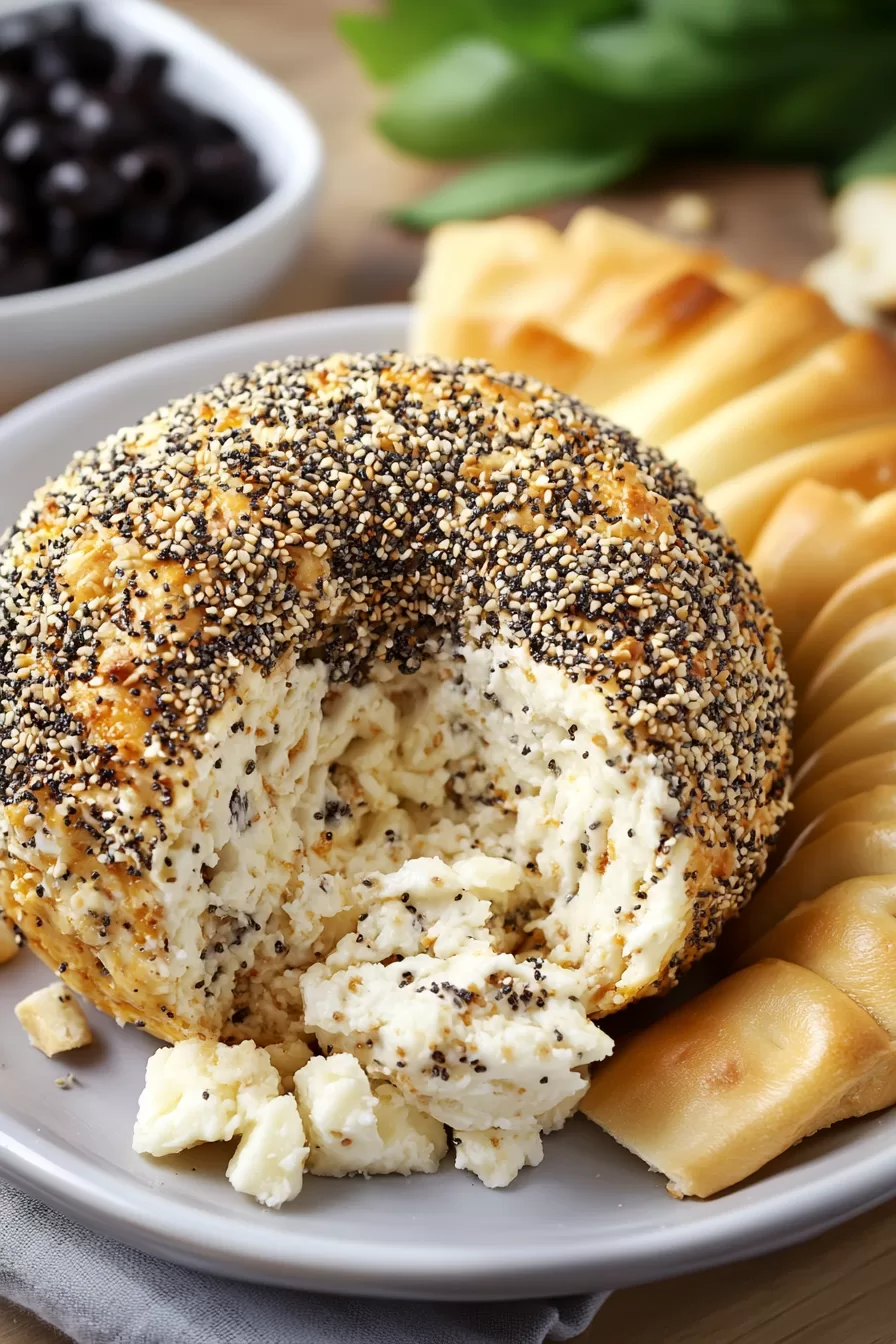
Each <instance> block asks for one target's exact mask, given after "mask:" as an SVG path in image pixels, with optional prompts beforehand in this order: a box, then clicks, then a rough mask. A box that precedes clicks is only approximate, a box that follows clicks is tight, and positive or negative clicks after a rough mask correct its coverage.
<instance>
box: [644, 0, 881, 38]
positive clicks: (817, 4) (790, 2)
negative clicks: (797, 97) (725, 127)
mask: <svg viewBox="0 0 896 1344" xmlns="http://www.w3.org/2000/svg"><path fill="white" fill-rule="evenodd" d="M877 7H878V6H877V0H647V4H646V8H647V12H648V13H649V14H650V15H651V17H654V18H659V19H663V20H665V21H666V22H668V23H674V24H679V23H680V24H683V25H686V26H687V27H691V28H696V29H699V30H700V31H701V32H704V33H712V34H715V35H718V36H723V37H735V38H736V37H740V36H742V35H743V34H745V33H756V32H757V31H760V30H763V29H764V30H766V31H768V30H770V29H782V28H804V29H806V28H814V27H816V26H817V25H818V24H833V25H836V24H848V23H850V22H852V21H854V20H856V19H861V17H862V15H861V11H862V10H863V9H864V10H867V11H873V10H875V9H876V8H877Z"/></svg>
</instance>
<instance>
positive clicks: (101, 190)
mask: <svg viewBox="0 0 896 1344" xmlns="http://www.w3.org/2000/svg"><path fill="white" fill-rule="evenodd" d="M40 197H41V200H43V201H45V202H46V203H47V204H48V205H54V206H59V205H61V206H67V207H68V208H69V209H70V210H71V211H72V213H73V214H75V215H78V216H79V217H80V218H82V219H87V218H92V217H94V216H96V215H104V214H108V213H109V211H110V210H113V209H114V208H115V206H116V205H117V204H118V203H119V201H120V200H121V187H120V184H119V182H118V181H117V179H116V177H115V175H114V173H110V171H109V169H108V168H105V167H104V166H103V165H102V164H100V163H95V162H93V161H91V160H90V159H60V160H59V162H58V163H54V164H53V166H52V167H51V168H50V169H48V171H47V174H46V176H45V177H44V179H43V181H42V182H41V184H40Z"/></svg>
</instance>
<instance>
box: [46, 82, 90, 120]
mask: <svg viewBox="0 0 896 1344" xmlns="http://www.w3.org/2000/svg"><path fill="white" fill-rule="evenodd" d="M87 96H88V94H87V90H86V89H85V88H84V85H83V84H82V83H80V81H79V80H77V79H71V78H69V79H59V80H57V81H56V83H55V84H51V85H50V87H49V90H48V92H47V106H48V107H49V109H50V111H51V112H52V113H54V115H55V116H57V117H73V116H74V115H75V113H76V112H77V110H78V108H79V107H80V106H81V104H82V103H83V102H84V100H85V98H87Z"/></svg>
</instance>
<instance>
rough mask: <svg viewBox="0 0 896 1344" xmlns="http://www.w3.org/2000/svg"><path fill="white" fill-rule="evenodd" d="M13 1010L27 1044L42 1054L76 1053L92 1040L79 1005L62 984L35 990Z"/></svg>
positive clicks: (91, 1034)
mask: <svg viewBox="0 0 896 1344" xmlns="http://www.w3.org/2000/svg"><path fill="white" fill-rule="evenodd" d="M15 1011H16V1017H17V1018H18V1019H19V1021H20V1022H21V1024H22V1026H23V1027H24V1028H25V1030H26V1032H27V1033H28V1039H29V1040H30V1042H31V1044H32V1045H33V1046H36V1047H37V1049H38V1050H41V1051H43V1053H44V1054H45V1055H49V1056H51V1057H52V1056H53V1055H60V1054H62V1053H64V1051H66V1050H79V1049H80V1048H81V1046H82V1045H90V1043H91V1041H92V1040H93V1033H92V1032H91V1030H90V1027H89V1025H88V1023H87V1018H86V1017H85V1016H84V1012H83V1010H82V1008H81V1005H80V1004H79V1003H78V1001H77V999H76V998H75V996H74V994H73V993H72V992H71V990H70V989H67V988H66V987H65V985H63V984H59V983H57V984H53V985H47V986H46V988H44V989H36V990H35V991H34V993H33V994H29V995H28V997H27V998H26V999H22V1001H21V1003H17V1004H16V1010H15Z"/></svg>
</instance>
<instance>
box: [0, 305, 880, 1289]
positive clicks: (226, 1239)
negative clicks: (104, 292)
mask: <svg viewBox="0 0 896 1344" xmlns="http://www.w3.org/2000/svg"><path fill="white" fill-rule="evenodd" d="M410 314H411V307H410V305H408V304H398V303H396V304H378V305H363V306H357V307H346V308H330V309H324V310H320V311H316V312H311V313H302V314H292V315H287V316H284V317H278V318H273V319H263V320H261V321H258V322H252V323H244V324H240V325H238V326H234V327H229V328H226V329H225V330H223V331H218V332H214V333H212V334H209V335H205V336H199V337H191V338H190V339H188V340H183V341H177V342H174V343H171V344H168V345H164V346H158V347H155V348H153V349H151V350H148V351H143V352H142V353H139V354H136V355H131V356H128V357H127V358H125V359H122V360H117V361H115V362H113V363H111V364H106V365H103V366H102V367H101V368H99V369H96V370H93V371H91V372H90V373H87V374H83V375H81V376H80V377H78V378H75V379H71V380H70V381H68V382H66V383H63V384H60V385H59V386H58V387H55V388H52V389H51V390H50V391H47V392H43V393H41V394H39V395H38V396H36V397H34V398H32V399H31V400H30V401H27V402H25V403H24V404H23V405H21V406H19V407H17V408H15V409H14V410H12V411H9V412H7V413H6V415H4V416H2V417H0V451H2V446H3V441H4V440H6V441H9V439H10V437H11V438H12V439H13V440H14V439H15V438H16V437H18V436H19V435H27V434H28V433H29V432H30V431H32V430H33V429H35V428H37V427H39V426H41V425H46V424H47V423H48V421H50V420H52V418H53V417H54V416H56V415H57V414H58V413H59V412H61V411H64V410H65V408H66V406H67V405H69V404H70V403H71V402H72V399H74V400H75V402H76V403H78V402H81V401H82V399H83V401H84V402H85V403H89V402H90V401H91V399H92V398H93V397H94V396H95V395H101V393H102V391H103V388H104V387H106V386H110V385H114V384H117V383H118V382H119V380H120V379H121V378H127V376H128V375H129V374H130V373H133V372H135V371H139V370H145V371H149V370H151V369H155V370H158V371H162V370H163V369H164V368H166V367H173V366H174V365H175V364H176V362H177V360H178V358H179V357H182V356H183V357H186V356H190V355H193V354H199V353H200V352H202V353H203V354H206V353H207V354H210V355H212V354H214V352H215V350H217V349H220V350H221V352H222V361H223V360H224V359H225V358H226V354H225V352H226V351H227V349H228V348H229V347H231V346H232V345H233V343H234V342H235V341H237V340H242V339H252V338H257V339H259V340H260V341H265V340H267V339H270V340H271V341H272V342H275V341H277V340H280V339H282V338H283V337H289V336H290V335H291V334H293V333H298V332H302V331H303V330H304V332H305V333H306V337H307V334H309V333H310V332H312V331H313V332H320V333H321V335H320V339H321V345H322V348H323V347H325V346H326V345H328V344H330V343H331V342H333V341H335V342H337V343H338V341H339V340H344V339H345V334H347V333H350V332H351V330H352V329H353V328H356V329H358V330H364V329H370V328H373V327H395V328H398V327H399V326H401V325H402V324H404V325H405V326H406V324H407V322H408V320H409V317H410ZM330 348H334V347H333V345H332V344H330ZM343 348H344V347H343ZM60 423H63V424H64V419H62V420H60ZM868 1123H873V1117H872V1118H870V1120H869V1122H868ZM0 1172H2V1173H3V1174H4V1175H5V1176H7V1177H8V1178H9V1179H11V1180H12V1181H13V1183H14V1184H16V1185H18V1186H19V1187H20V1188H22V1189H24V1190H25V1191H26V1192H27V1193H29V1194H31V1195H33V1196H35V1197H37V1198H38V1199H41V1200H43V1201H44V1202H46V1203H48V1204H50V1205H52V1206H53V1207H54V1208H56V1209H58V1210H60V1211H61V1212H63V1213H65V1214H67V1215H69V1216H71V1217H74V1218H75V1219H76V1220H77V1221H79V1222H80V1223H82V1224H84V1225H86V1226H88V1227H90V1228H92V1229H93V1230H95V1231H97V1232H101V1233H102V1234H104V1235H107V1236H112V1237H115V1238H116V1239H118V1240H120V1241H122V1242H125V1243H126V1244H128V1245H131V1246H134V1247H137V1248H138V1249H140V1250H143V1251H148V1252H149V1253H151V1254H153V1255H156V1256H158V1257H160V1258H162V1259H166V1260H169V1261H174V1262H176V1263H179V1264H183V1265H187V1266H189V1267H191V1268H195V1269H202V1270H207V1271H211V1272H212V1273H217V1274H223V1275H226V1276H229V1277H233V1278H240V1279H247V1280H251V1281H255V1282H260V1283H268V1284H276V1285H279V1286H288V1287H299V1288H306V1289H316V1290H318V1291H328V1290H329V1291H337V1292H340V1293H343V1294H362V1295H368V1296H389V1297H408V1298H429V1299H439V1298H446V1297H450V1298H451V1299H453V1300H461V1299H467V1300H499V1299H501V1298H507V1297H511V1296H516V1297H520V1298H522V1297H535V1296H544V1295H545V1294H546V1293H550V1292H551V1288H550V1287H549V1286H546V1285H549V1284H551V1282H555V1283H557V1284H558V1285H559V1284H562V1285H563V1286H562V1289H560V1291H562V1292H565V1293H571V1292H590V1291H598V1290H599V1289H606V1288H617V1287H622V1286H626V1285H630V1284H634V1283H643V1282H647V1281H650V1280H656V1279H659V1278H669V1277H673V1276H675V1275H678V1274H682V1273H687V1272H692V1271H695V1270H699V1269H705V1268H709V1267H712V1266H715V1265H719V1264H723V1263H731V1262H733V1261H736V1260H740V1259H746V1258H749V1257H750V1256H754V1255H758V1254H762V1253H766V1252H769V1251H773V1250H778V1249H781V1248H783V1247H785V1246H788V1245H792V1244H794V1243H795V1242H797V1241H800V1240H807V1239H808V1238H810V1237H813V1236H816V1235H819V1234H820V1233H822V1232H824V1231H826V1230H828V1229H829V1228H831V1227H833V1226H835V1225H836V1224H838V1223H840V1222H843V1221H845V1220H846V1219H848V1218H850V1217H853V1216H856V1215H858V1214H860V1213H862V1212H865V1211H867V1210H868V1209H871V1208H873V1207H875V1206H876V1205H878V1204H881V1203H883V1202H884V1201H885V1200H887V1199H889V1198H890V1197H892V1196H893V1195H896V1146H894V1147H893V1148H891V1149H890V1150H888V1151H887V1150H885V1151H883V1152H879V1151H878V1152H870V1153H866V1154H864V1155H861V1154H857V1155H856V1157H855V1158H854V1159H853V1160H852V1161H851V1163H850V1164H849V1166H848V1170H847V1171H845V1172H844V1171H843V1170H842V1169H839V1168H838V1167H837V1165H836V1164H835V1165H834V1166H833V1168H832V1169H831V1170H828V1171H823V1172H822V1173H821V1174H819V1173H818V1172H817V1170H816V1167H815V1164H814V1163H813V1164H810V1167H809V1168H808V1169H807V1176H806V1179H805V1181H804V1182H803V1183H802V1184H801V1185H799V1186H798V1188H796V1189H794V1188H793V1187H788V1188H784V1189H779V1190H773V1191H771V1192H768V1193H765V1194H763V1195H762V1196H761V1197H760V1198H757V1199H756V1200H755V1202H753V1203H752V1204H746V1205H744V1204H738V1205H736V1206H733V1207H732V1208H730V1209H724V1208H720V1209H719V1211H718V1213H717V1214H716V1215H715V1216H714V1217H711V1218H707V1219H706V1220H704V1221H702V1222H693V1223H690V1224H685V1225H678V1226H673V1225H670V1224H669V1223H668V1222H659V1223H658V1224H656V1225H653V1226H650V1227H647V1228H644V1229H641V1230H639V1231H637V1232H634V1231H632V1232H630V1233H628V1234H627V1235H626V1237H625V1240H624V1241H623V1243H622V1244H621V1246H620V1244H619V1243H617V1242H613V1243H610V1242H608V1241H607V1239H606V1234H605V1233H602V1234H601V1235H600V1238H598V1236H597V1235H596V1236H595V1237H594V1238H593V1239H591V1240H589V1239H587V1238H580V1239H579V1241H578V1242H577V1243H574V1242H572V1241H570V1240H568V1239H562V1240H556V1241H554V1240H552V1239H551V1238H545V1239H544V1240H542V1241H540V1240H537V1239H536V1240H533V1241H532V1242H530V1243H522V1244H520V1243H518V1242H517V1241H516V1240H515V1239H511V1240H509V1241H508V1243H507V1244H506V1245H502V1244H500V1243H496V1244H495V1245H494V1246H493V1247H492V1249H491V1252H490V1254H489V1256H488V1257H487V1258H486V1257H484V1256H483V1252H482V1249H481V1247H480V1246H478V1245H476V1244H475V1243H474V1244H473V1245H472V1246H471V1247H467V1246H465V1245H460V1244H458V1245H456V1246H453V1247H452V1248H451V1249H450V1250H448V1251H445V1250H444V1248H440V1253H439V1260H438V1263H433V1251H432V1249H431V1248H429V1247H428V1246H427V1244H426V1243H425V1242H415V1241H414V1240H413V1238H412V1236H409V1237H408V1239H407V1240H406V1242H405V1243H403V1244H402V1245H401V1246H400V1248H398V1249H396V1245H395V1243H394V1242H392V1243H388V1242H387V1243H380V1242H378V1241H377V1240H376V1238H375V1237H366V1238H365V1237H364V1236H362V1235H360V1233H359V1235H358V1236H357V1237H356V1238H351V1237H340V1238H338V1239H337V1238H335V1237H333V1238H330V1239H328V1240H322V1239H321V1238H320V1237H319V1236H318V1235H317V1234H316V1233H315V1230H314V1227H313V1225H311V1224H309V1227H308V1229H307V1230H305V1231H303V1230H302V1228H301V1224H300V1223H292V1224H290V1225H289V1227H286V1225H285V1224H284V1223H282V1222H278V1220H277V1218H276V1216H272V1218H271V1225H270V1230H267V1229H264V1230H263V1231H261V1232H260V1233H259V1232H258V1230H257V1229H254V1230H253V1243H254V1244H253V1245H251V1246H250V1245H247V1244H245V1239H242V1240H241V1223H240V1220H239V1219H238V1218H233V1219H232V1218H230V1217H227V1216H222V1215H221V1214H218V1213H213V1212H211V1211H206V1210H203V1209H197V1208H192V1209H188V1208H187V1207H186V1206H185V1204H184V1202H183V1201H182V1200H180V1201H172V1200H171V1198H170V1196H169V1195H167V1194H166V1193H165V1192H164V1191H163V1190H157V1189H153V1188H152V1187H147V1186H142V1185H139V1183H137V1182H136V1180H135V1178H134V1177H133V1176H131V1175H130V1174H129V1173H127V1172H125V1171H122V1172H121V1173H120V1178H119V1179H118V1180H117V1181H115V1182H111V1183H107V1182H105V1181H104V1180H102V1179H99V1180H98V1179H97V1175H98V1173H97V1169H96V1167H95V1166H94V1165H93V1164H92V1163H91V1162H90V1161H89V1160H88V1159H87V1158H85V1157H83V1156H81V1155H80V1154H78V1153H76V1152H73V1151H72V1150H70V1149H69V1150H64V1151H63V1150H60V1149H57V1148H56V1145H55V1144H54V1141H53V1140H51V1139H49V1138H47V1137H46V1136H45V1135H43V1134H41V1132H40V1129H39V1128H38V1129H36V1130H35V1129H34V1128H33V1127H32V1126H30V1125H27V1124H23V1123H22V1122H21V1121H19V1120H18V1119H16V1117H15V1116H14V1115H12V1114H10V1112H9V1111H7V1110H5V1109H4V1108H3V1106H2V1103H0ZM135 1188H136V1191H137V1192H138V1198H137V1199H136V1200H135V1199H133V1198H129V1195H132V1194H133V1192H134V1189H135ZM495 1198H496V1199H500V1198H501V1194H500V1192H496V1194H495ZM595 1198H596V1199H597V1198H599V1196H598V1195H596V1196H595ZM670 1213H671V1208H670ZM175 1215H176V1217H175ZM527 1245H528V1246H531V1250H529V1251H528V1253H527V1251H526V1249H525V1248H526V1246H527ZM527 1254H528V1258H524V1257H526V1255H527ZM554 1291H555V1292H557V1291H558V1289H557V1288H555V1289H554Z"/></svg>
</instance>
